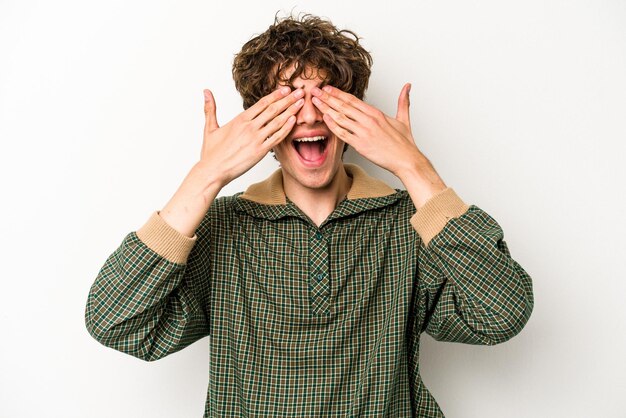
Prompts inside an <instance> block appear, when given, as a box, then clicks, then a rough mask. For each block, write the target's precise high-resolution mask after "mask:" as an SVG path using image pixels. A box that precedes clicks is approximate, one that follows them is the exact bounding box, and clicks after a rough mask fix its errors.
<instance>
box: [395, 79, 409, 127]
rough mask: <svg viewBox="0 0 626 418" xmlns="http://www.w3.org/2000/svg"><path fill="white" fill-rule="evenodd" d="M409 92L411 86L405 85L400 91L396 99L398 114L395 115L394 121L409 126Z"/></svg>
mask: <svg viewBox="0 0 626 418" xmlns="http://www.w3.org/2000/svg"><path fill="white" fill-rule="evenodd" d="M410 91H411V84H410V83H406V84H405V85H404V87H402V91H400V97H398V112H397V113H396V119H397V120H399V121H400V122H403V123H406V124H407V125H410V124H411V116H410V113H409V106H410V105H411V103H410V99H409V93H410Z"/></svg>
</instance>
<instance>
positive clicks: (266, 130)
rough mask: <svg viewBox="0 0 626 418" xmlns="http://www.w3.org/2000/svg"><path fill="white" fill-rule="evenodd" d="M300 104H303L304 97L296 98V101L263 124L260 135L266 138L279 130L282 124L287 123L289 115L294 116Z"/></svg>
mask: <svg viewBox="0 0 626 418" xmlns="http://www.w3.org/2000/svg"><path fill="white" fill-rule="evenodd" d="M302 105H304V99H300V100H298V101H297V102H295V103H294V104H292V105H291V106H289V107H288V108H287V109H286V110H285V111H284V112H283V113H281V114H280V115H278V116H276V117H275V118H274V119H272V120H271V121H270V122H269V123H268V124H267V125H265V126H264V127H263V128H262V129H261V135H262V136H261V137H262V138H267V137H269V136H271V135H272V134H274V133H275V132H276V131H278V130H280V129H281V128H282V126H283V125H284V124H285V123H287V120H288V119H289V118H290V117H291V116H295V114H296V113H298V111H299V110H300V108H301V107H302Z"/></svg>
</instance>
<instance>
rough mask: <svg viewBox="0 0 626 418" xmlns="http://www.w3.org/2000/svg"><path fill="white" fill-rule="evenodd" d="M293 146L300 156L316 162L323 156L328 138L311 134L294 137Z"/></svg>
mask: <svg viewBox="0 0 626 418" xmlns="http://www.w3.org/2000/svg"><path fill="white" fill-rule="evenodd" d="M292 143H293V146H294V148H295V149H296V152H297V153H298V154H299V155H300V157H301V158H302V159H303V160H305V161H308V162H317V161H319V160H321V159H323V158H324V156H325V151H326V145H327V144H328V138H326V137H325V136H321V135H319V136H311V137H304V138H294V139H293V141H292Z"/></svg>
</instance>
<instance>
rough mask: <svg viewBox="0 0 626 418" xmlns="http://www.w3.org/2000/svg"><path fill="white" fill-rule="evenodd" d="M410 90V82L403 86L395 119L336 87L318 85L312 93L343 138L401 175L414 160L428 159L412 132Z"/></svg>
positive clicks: (360, 151)
mask: <svg viewBox="0 0 626 418" xmlns="http://www.w3.org/2000/svg"><path fill="white" fill-rule="evenodd" d="M410 90H411V85H410V84H409V83H407V84H405V85H404V87H403V88H402V91H401V92H400V97H399V98H398V111H397V114H396V117H395V118H391V117H389V116H387V115H385V114H384V113H383V112H381V111H380V110H378V109H377V108H375V107H373V106H370V105H368V104H367V103H365V102H363V101H362V100H359V99H358V98H356V97H355V96H353V95H351V94H349V93H346V92H344V91H341V90H339V89H338V88H335V87H331V86H326V87H324V88H323V89H319V88H314V89H312V90H311V93H312V95H313V103H314V104H315V106H316V107H317V108H318V109H319V110H320V111H321V112H322V113H323V115H324V122H326V125H327V126H328V128H329V129H330V130H331V131H332V132H333V133H334V134H335V135H336V136H337V137H338V138H339V139H341V140H342V141H344V142H346V143H347V144H348V145H350V146H351V147H353V148H354V150H355V151H356V152H358V153H359V154H361V155H362V156H363V157H365V158H366V159H368V160H370V161H371V162H373V163H374V164H376V165H378V166H380V167H382V168H384V169H386V170H389V171H391V172H392V173H393V174H395V175H396V176H398V177H401V173H402V172H403V171H405V170H408V169H409V167H410V166H412V165H413V163H415V162H417V161H420V160H426V157H425V156H424V155H423V154H422V153H421V152H420V151H419V149H418V148H417V146H416V145H415V140H414V139H413V134H412V132H411V120H410V115H409V91H410Z"/></svg>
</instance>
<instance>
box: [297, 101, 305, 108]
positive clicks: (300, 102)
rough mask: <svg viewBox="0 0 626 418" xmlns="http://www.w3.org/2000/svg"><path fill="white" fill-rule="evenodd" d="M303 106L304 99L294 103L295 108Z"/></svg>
mask: <svg viewBox="0 0 626 418" xmlns="http://www.w3.org/2000/svg"><path fill="white" fill-rule="evenodd" d="M303 104H304V99H300V100H298V101H297V102H296V107H300V106H302V105H303Z"/></svg>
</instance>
